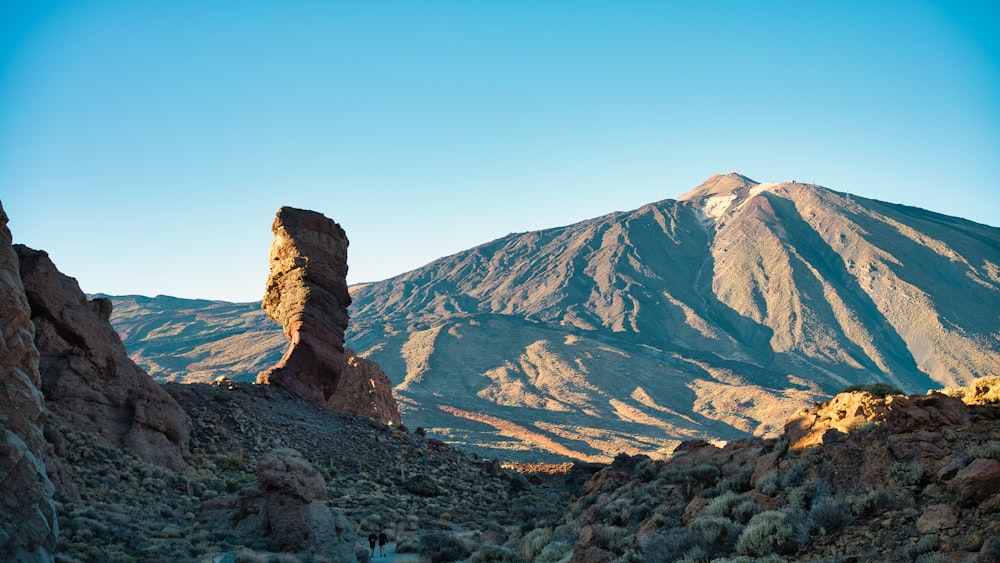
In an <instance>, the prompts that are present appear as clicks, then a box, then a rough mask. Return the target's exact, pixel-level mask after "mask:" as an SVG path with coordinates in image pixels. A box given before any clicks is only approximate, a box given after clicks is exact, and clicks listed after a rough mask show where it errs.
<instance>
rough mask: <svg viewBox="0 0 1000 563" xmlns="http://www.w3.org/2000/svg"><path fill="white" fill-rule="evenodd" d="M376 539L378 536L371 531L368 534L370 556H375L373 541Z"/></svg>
mask: <svg viewBox="0 0 1000 563" xmlns="http://www.w3.org/2000/svg"><path fill="white" fill-rule="evenodd" d="M376 541H378V536H376V535H375V532H372V533H370V534H368V547H370V548H371V550H372V557H375V542H376Z"/></svg>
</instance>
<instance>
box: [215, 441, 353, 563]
mask: <svg viewBox="0 0 1000 563" xmlns="http://www.w3.org/2000/svg"><path fill="white" fill-rule="evenodd" d="M201 519H202V521H203V522H205V523H206V525H207V526H208V527H210V528H212V529H216V530H226V531H227V532H231V533H234V534H236V535H238V536H240V537H244V538H247V539H248V540H249V541H250V543H259V544H262V545H258V546H257V547H259V548H264V549H269V550H272V551H277V552H286V553H287V552H291V553H323V554H324V555H327V556H330V557H332V560H333V561H354V560H355V557H356V553H355V541H356V538H355V533H354V528H353V526H351V524H350V522H348V521H347V519H346V518H344V516H343V515H342V514H339V513H334V512H333V511H332V510H330V507H329V506H327V504H326V482H325V481H324V480H323V476H322V475H320V474H319V472H318V471H317V470H316V469H314V468H313V467H312V465H310V464H309V461H308V460H306V459H305V458H304V457H303V456H302V454H300V453H299V452H297V451H296V450H293V449H290V448H279V449H276V450H273V451H271V452H268V453H266V454H264V455H262V456H261V457H260V459H259V460H258V461H257V480H256V481H255V482H253V483H251V484H250V485H247V486H246V487H244V488H243V489H241V490H240V491H239V492H238V493H237V494H236V495H233V496H229V497H223V498H217V499H213V500H210V501H208V502H206V503H205V505H204V507H203V509H202V513H201Z"/></svg>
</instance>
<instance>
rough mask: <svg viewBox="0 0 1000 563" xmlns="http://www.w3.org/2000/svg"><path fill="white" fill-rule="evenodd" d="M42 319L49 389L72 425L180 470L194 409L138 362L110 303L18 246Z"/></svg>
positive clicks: (49, 398) (50, 401)
mask: <svg viewBox="0 0 1000 563" xmlns="http://www.w3.org/2000/svg"><path fill="white" fill-rule="evenodd" d="M14 249H15V251H16V252H17V255H18V258H19V260H20V263H21V279H22V281H23V282H24V290H25V294H26V296H27V299H28V304H29V305H30V307H31V320H32V322H33V323H34V325H35V346H36V347H37V348H38V352H39V355H40V356H39V371H40V372H41V377H42V392H43V393H44V395H45V402H46V405H47V407H48V409H49V411H50V412H51V413H52V414H53V415H54V416H56V417H58V418H59V419H60V421H61V423H62V424H63V425H65V426H67V427H71V428H76V429H79V430H84V431H87V432H91V433H93V434H95V435H96V436H97V437H98V439H99V440H101V441H102V442H104V443H105V444H107V445H110V446H113V447H118V448H123V449H125V450H127V451H129V452H131V453H133V454H135V455H137V456H139V457H141V458H143V459H144V460H146V461H148V462H150V463H154V464H157V465H161V466H164V467H167V468H170V469H173V470H177V471H181V470H183V469H185V468H186V463H185V461H184V456H185V455H186V454H187V451H188V442H189V438H190V429H189V428H188V424H187V415H186V414H185V413H184V410H183V409H182V408H181V407H180V406H179V405H178V404H177V402H176V401H174V399H173V397H171V396H170V395H169V394H168V393H167V392H166V391H165V390H163V388H162V387H160V386H159V385H158V384H157V383H156V382H155V381H153V379H152V378H151V377H150V376H149V374H147V373H146V372H145V371H143V370H142V368H140V367H139V366H137V365H136V364H135V362H133V361H132V360H131V359H130V358H129V357H128V354H127V353H126V351H125V345H124V344H122V341H121V338H120V337H119V336H118V334H117V333H116V332H115V330H114V328H113V327H112V326H111V323H110V321H109V320H108V319H109V317H110V316H111V301H109V300H107V299H103V298H96V299H87V296H86V295H84V293H83V291H81V290H80V286H79V284H77V281H76V280H75V279H73V278H71V277H69V276H66V275H63V274H62V273H60V272H59V270H57V269H56V267H55V265H54V264H53V263H52V261H51V260H50V259H49V256H48V254H46V253H45V252H42V251H38V250H32V249H30V248H28V247H25V246H22V245H14Z"/></svg>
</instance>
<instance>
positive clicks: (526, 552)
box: [521, 528, 552, 561]
mask: <svg viewBox="0 0 1000 563" xmlns="http://www.w3.org/2000/svg"><path fill="white" fill-rule="evenodd" d="M551 539H552V528H536V529H534V530H532V531H530V532H528V534H527V535H526V536H524V538H523V539H522V540H521V555H523V556H524V558H525V559H527V560H529V561H533V560H534V559H535V556H536V555H538V554H539V553H541V552H542V550H543V549H545V546H546V545H547V544H548V543H549V540H551Z"/></svg>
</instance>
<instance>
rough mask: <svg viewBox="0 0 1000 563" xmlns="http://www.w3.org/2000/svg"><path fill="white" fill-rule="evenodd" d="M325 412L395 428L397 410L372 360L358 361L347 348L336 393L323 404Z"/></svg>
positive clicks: (387, 384)
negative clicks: (376, 422)
mask: <svg viewBox="0 0 1000 563" xmlns="http://www.w3.org/2000/svg"><path fill="white" fill-rule="evenodd" d="M327 408H329V409H330V410H333V411H337V412H346V413H350V414H357V415H361V416H367V417H369V418H374V419H375V420H381V421H382V422H385V423H386V424H392V425H399V424H401V423H402V419H401V418H400V416H399V406H398V405H397V404H396V398H395V397H393V396H392V382H391V381H389V377H388V376H386V374H385V373H384V372H383V371H382V368H381V367H380V366H379V365H378V363H377V362H375V361H374V360H369V359H368V358H362V357H361V356H359V355H357V353H356V352H355V351H354V350H351V349H350V348H345V349H344V371H343V373H342V374H341V384H340V386H339V387H338V392H337V393H335V394H334V395H332V396H331V397H330V399H329V400H328V401H327Z"/></svg>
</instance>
